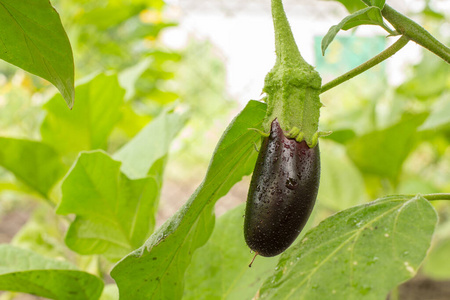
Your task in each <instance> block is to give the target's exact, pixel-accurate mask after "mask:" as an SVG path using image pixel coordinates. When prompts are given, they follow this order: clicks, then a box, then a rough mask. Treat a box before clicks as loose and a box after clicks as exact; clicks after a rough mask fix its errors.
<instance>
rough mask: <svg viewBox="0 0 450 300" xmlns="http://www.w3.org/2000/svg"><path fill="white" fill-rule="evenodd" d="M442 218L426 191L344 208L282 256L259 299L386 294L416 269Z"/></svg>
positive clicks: (382, 296) (377, 296)
mask: <svg viewBox="0 0 450 300" xmlns="http://www.w3.org/2000/svg"><path fill="white" fill-rule="evenodd" d="M436 223H437V214H436V211H435V210H434V208H433V207H432V205H431V204H430V203H429V202H428V201H427V200H426V199H424V198H423V197H421V196H420V195H419V196H416V197H411V196H390V197H386V198H382V199H379V200H377V201H374V202H371V203H368V204H365V205H360V206H356V207H353V208H350V209H347V210H345V211H341V212H339V213H338V214H336V215H333V216H331V217H329V218H327V219H326V220H324V221H323V222H322V223H320V224H319V225H318V226H317V227H315V228H313V229H312V230H310V231H309V232H308V233H307V234H306V235H305V237H304V238H303V239H302V240H301V241H300V242H299V243H298V244H296V245H295V246H294V247H292V248H289V249H288V250H287V251H286V252H285V253H284V254H283V255H282V257H281V258H280V261H279V263H278V266H277V271H276V272H275V273H274V275H273V276H272V277H269V278H268V279H267V281H266V282H265V283H264V285H263V286H262V288H261V289H260V291H259V297H258V299H277V300H282V299H336V300H340V299H343V300H344V299H345V300H352V299H355V300H356V299H357V300H365V299H386V295H387V294H388V292H389V291H390V290H391V289H392V288H394V287H395V286H397V285H398V284H400V283H401V282H404V281H406V280H408V279H410V278H412V277H413V276H414V275H415V274H416V272H417V269H418V267H419V266H420V264H421V262H422V260H423V259H424V258H425V256H426V253H427V250H428V248H429V247H430V243H431V238H432V235H433V232H434V229H435V226H436Z"/></svg>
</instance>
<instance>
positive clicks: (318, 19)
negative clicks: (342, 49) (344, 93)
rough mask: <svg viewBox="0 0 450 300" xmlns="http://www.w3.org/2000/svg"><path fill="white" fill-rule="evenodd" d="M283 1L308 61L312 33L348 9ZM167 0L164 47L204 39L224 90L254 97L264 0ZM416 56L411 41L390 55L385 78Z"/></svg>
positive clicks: (261, 59)
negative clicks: (217, 60)
mask: <svg viewBox="0 0 450 300" xmlns="http://www.w3.org/2000/svg"><path fill="white" fill-rule="evenodd" d="M283 2H284V6H285V10H286V13H287V15H288V18H289V21H290V23H291V27H292V30H293V33H294V37H295V39H296V41H297V44H298V45H299V48H300V52H301V54H302V56H303V57H304V58H305V59H306V60H307V61H308V62H309V63H310V64H312V65H314V49H313V46H314V45H313V43H314V36H323V35H325V34H326V32H327V31H328V29H329V28H330V27H331V26H332V25H335V24H337V23H339V22H340V20H341V19H342V18H344V17H345V16H346V15H348V13H347V11H346V10H345V9H344V7H343V6H342V5H340V4H339V3H338V2H335V1H319V0H316V1H305V0H285V1H283ZM167 3H168V4H169V7H170V8H169V11H168V14H169V15H170V14H175V16H174V17H175V19H177V20H179V22H180V26H178V27H176V28H173V29H169V30H167V31H165V33H164V35H163V41H164V42H165V43H166V44H167V45H168V46H170V47H174V48H183V47H184V46H186V44H187V41H188V39H189V38H192V37H194V38H197V39H209V40H210V41H211V42H212V43H213V44H214V45H215V46H216V47H217V48H218V49H219V51H218V52H219V53H218V54H219V55H220V56H222V58H223V60H224V62H225V64H226V68H227V85H228V92H229V93H230V94H231V95H232V96H233V97H234V98H236V99H239V101H240V102H242V103H243V104H244V103H246V102H247V101H248V100H249V99H260V94H261V89H262V87H263V84H264V77H265V74H266V73H267V72H268V71H269V70H270V69H271V68H272V66H273V65H274V63H275V53H274V51H275V46H274V36H273V25H272V20H271V15H270V0H246V1H242V0H208V1H202V0H167ZM390 4H391V5H392V6H394V7H395V8H396V9H398V10H399V11H420V10H421V9H422V5H423V4H424V1H422V0H420V1H418V0H397V1H393V0H392V1H390ZM433 4H434V5H435V6H436V9H439V11H443V9H447V12H448V10H449V9H450V1H446V0H438V1H434V2H433ZM339 34H347V35H348V34H352V32H351V31H350V32H341V33H339ZM356 34H357V35H359V36H372V35H385V34H386V32H385V31H384V30H382V29H381V28H379V27H377V26H362V27H359V28H358V30H357V33H356ZM395 40H396V38H390V39H389V40H388V41H389V43H393V42H394V41H395ZM419 58H420V47H418V46H417V45H415V44H414V43H410V44H408V45H407V46H406V47H405V48H404V49H402V50H401V51H400V52H399V53H398V54H396V55H395V56H394V57H393V58H391V59H390V60H389V61H388V65H387V74H389V80H390V82H391V83H393V84H399V83H400V82H401V81H402V80H403V78H404V72H402V70H403V68H404V65H405V64H410V63H413V62H415V61H417V60H418V59H419Z"/></svg>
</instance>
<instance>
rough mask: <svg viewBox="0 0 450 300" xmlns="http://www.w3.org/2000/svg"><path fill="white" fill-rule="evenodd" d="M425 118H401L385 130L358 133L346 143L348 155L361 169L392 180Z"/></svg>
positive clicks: (419, 116) (394, 178)
mask: <svg viewBox="0 0 450 300" xmlns="http://www.w3.org/2000/svg"><path fill="white" fill-rule="evenodd" d="M425 118H426V114H420V115H413V116H409V117H405V118H404V119H403V120H401V121H400V122H398V123H396V124H394V125H392V126H390V127H388V128H386V129H383V130H378V131H373V132H370V133H368V134H365V135H363V136H360V137H358V138H356V139H354V140H353V141H351V142H349V143H348V144H347V153H348V156H349V157H350V158H351V159H352V160H353V162H354V163H355V164H356V166H357V167H358V168H359V169H360V170H361V171H362V172H365V173H369V174H374V175H378V176H382V177H387V178H389V179H391V180H393V181H395V180H396V179H397V177H398V175H399V174H400V172H401V169H402V165H403V162H404V161H405V159H406V157H407V156H408V154H409V153H410V152H411V150H412V149H413V147H414V146H415V143H416V135H417V127H418V126H419V125H420V124H421V123H422V122H423V121H424V120H425Z"/></svg>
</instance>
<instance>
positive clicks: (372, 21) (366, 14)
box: [322, 6, 384, 55]
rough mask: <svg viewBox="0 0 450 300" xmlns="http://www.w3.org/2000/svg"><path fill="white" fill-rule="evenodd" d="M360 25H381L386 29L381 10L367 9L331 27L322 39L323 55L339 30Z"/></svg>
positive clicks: (375, 8) (376, 8)
mask: <svg viewBox="0 0 450 300" xmlns="http://www.w3.org/2000/svg"><path fill="white" fill-rule="evenodd" d="M359 25H379V26H382V27H384V22H383V17H382V16H381V10H380V8H378V7H375V6H371V7H366V8H364V9H361V10H359V11H357V12H355V13H353V14H351V15H349V16H347V17H345V18H344V19H343V20H342V21H341V22H340V23H339V24H338V25H334V26H331V28H330V29H329V30H328V32H327V34H326V35H325V36H324V37H323V39H322V55H325V50H326V49H327V48H328V46H329V45H330V44H331V42H332V41H333V40H334V37H335V36H336V35H337V34H338V32H339V30H341V29H342V30H348V29H351V28H354V27H356V26H359Z"/></svg>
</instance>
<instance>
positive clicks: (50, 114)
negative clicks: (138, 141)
mask: <svg viewBox="0 0 450 300" xmlns="http://www.w3.org/2000/svg"><path fill="white" fill-rule="evenodd" d="M75 90H76V94H77V105H76V106H75V107H74V108H73V110H72V111H69V110H67V109H66V108H65V107H64V106H63V105H62V104H61V101H60V100H59V99H58V98H60V97H61V96H59V95H56V96H55V97H53V98H52V99H50V100H49V102H47V103H46V104H45V105H44V108H45V109H46V110H47V116H46V117H45V119H44V121H43V123H42V126H41V135H42V140H43V142H44V143H47V144H49V145H52V146H54V147H55V149H56V150H57V151H58V152H59V153H61V154H62V155H68V156H69V157H70V158H72V159H73V158H75V157H76V155H77V154H78V152H80V151H82V150H93V149H105V147H106V142H107V139H108V136H109V134H110V133H111V131H112V129H113V127H114V126H115V124H116V123H117V122H118V121H120V118H121V111H120V109H119V108H120V107H121V106H122V105H123V97H124V94H125V91H124V90H123V89H122V88H121V87H120V85H119V82H118V79H117V76H116V75H105V74H99V75H97V76H96V77H94V78H93V79H92V80H90V81H89V82H87V83H84V84H81V85H79V86H77V87H76V89H75Z"/></svg>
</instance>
